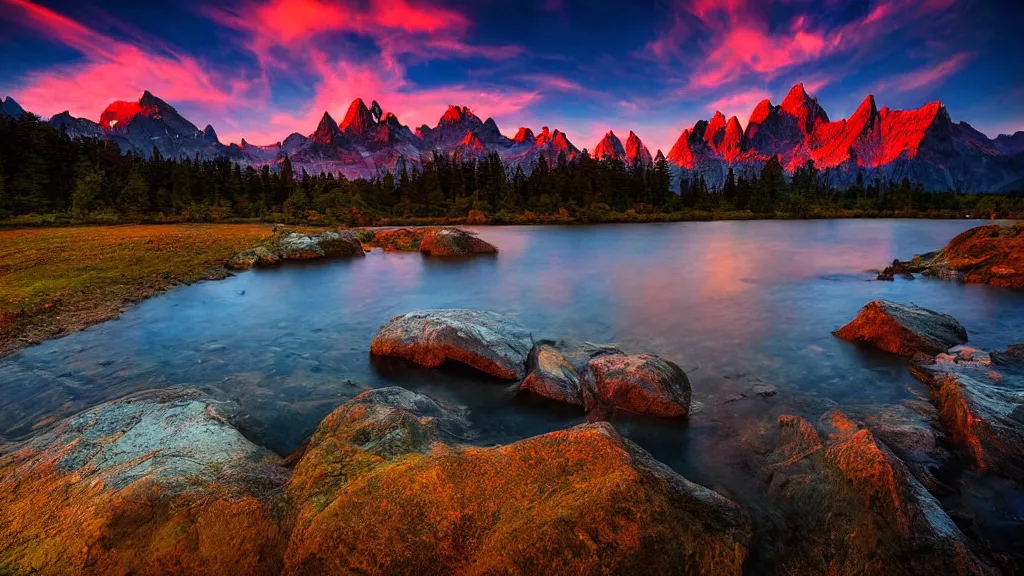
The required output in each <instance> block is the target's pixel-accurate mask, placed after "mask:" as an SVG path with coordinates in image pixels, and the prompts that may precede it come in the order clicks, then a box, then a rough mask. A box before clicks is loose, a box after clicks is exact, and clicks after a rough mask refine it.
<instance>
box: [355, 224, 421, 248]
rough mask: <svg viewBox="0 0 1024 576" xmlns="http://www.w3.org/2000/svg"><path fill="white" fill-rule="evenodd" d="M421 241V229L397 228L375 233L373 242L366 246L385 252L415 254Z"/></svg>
mask: <svg viewBox="0 0 1024 576" xmlns="http://www.w3.org/2000/svg"><path fill="white" fill-rule="evenodd" d="M422 240H423V228H397V229H395V230H377V231H375V232H374V235H373V240H372V241H370V242H368V243H367V244H368V245H369V247H371V248H380V249H382V250H384V251H385V252H416V251H417V250H419V249H420V242H421V241H422Z"/></svg>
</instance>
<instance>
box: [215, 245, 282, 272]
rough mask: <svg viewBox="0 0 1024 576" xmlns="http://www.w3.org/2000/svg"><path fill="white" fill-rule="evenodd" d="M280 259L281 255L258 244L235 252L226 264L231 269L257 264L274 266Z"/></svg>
mask: <svg viewBox="0 0 1024 576" xmlns="http://www.w3.org/2000/svg"><path fill="white" fill-rule="evenodd" d="M280 261H281V257H280V256H278V255H277V254H275V253H273V252H271V251H270V250H269V249H268V248H265V247H263V246H257V247H256V248H250V249H248V250H243V251H241V252H239V253H238V254H235V255H234V256H232V257H231V259H230V260H228V262H227V264H225V266H226V267H227V268H228V269H229V270H248V269H250V268H253V267H255V266H273V265H274V264H277V263H278V262H280Z"/></svg>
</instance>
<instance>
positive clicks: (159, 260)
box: [0, 224, 273, 356]
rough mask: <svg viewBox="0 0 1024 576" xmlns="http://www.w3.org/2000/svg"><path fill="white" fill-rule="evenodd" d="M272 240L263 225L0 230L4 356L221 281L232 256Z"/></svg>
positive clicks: (0, 342)
mask: <svg viewBox="0 0 1024 576" xmlns="http://www.w3.org/2000/svg"><path fill="white" fill-rule="evenodd" d="M272 236H273V232H272V229H271V227H270V226H267V225H263V224H174V225H160V226H156V225H124V226H97V227H75V228H21V229H9V230H0V356H3V355H5V354H8V353H10V352H13V351H15V350H17V349H19V348H21V347H23V346H26V345H29V344H32V343H35V342H38V341H40V340H43V339H45V338H51V337H55V336H60V335H63V334H67V333H69V332H73V331H75V330H80V329H82V328H84V327H86V326H89V325H91V324H94V323H96V322H102V321H104V320H108V319H110V318H114V317H116V316H117V315H118V314H119V313H120V311H121V310H122V308H123V307H124V306H125V305H126V304H128V303H131V302H138V301H139V300H142V299H144V298H147V297H150V296H153V295H154V294H158V293H160V292H163V291H164V290H167V289H168V288H170V287H172V286H174V285H177V284H183V283H190V282H196V281H198V280H202V279H205V278H213V277H217V276H218V275H219V274H218V273H217V272H216V271H215V270H214V269H215V268H216V267H218V266H220V265H222V264H223V263H224V262H225V261H226V260H227V259H228V258H230V257H231V255H232V254H234V253H235V252H239V251H241V250H244V249H246V248H252V247H254V246H257V245H260V244H263V243H266V242H269V241H270V240H271V239H272Z"/></svg>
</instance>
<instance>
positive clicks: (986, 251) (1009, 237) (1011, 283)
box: [925, 223, 1024, 288]
mask: <svg viewBox="0 0 1024 576" xmlns="http://www.w3.org/2000/svg"><path fill="white" fill-rule="evenodd" d="M925 273H926V274H931V275H936V276H939V277H940V278H949V277H958V278H960V279H962V280H963V281H964V282H970V283H980V284H991V285H992V286H998V287H1002V288H1024V223H1017V224H1016V225H1014V226H1010V227H1003V226H999V225H995V224H993V225H988V226H979V227H977V228H971V229H970V230H967V231H966V232H963V233H961V234H959V235H958V236H956V237H955V238H953V239H952V240H951V241H950V242H949V244H947V245H946V247H945V248H943V249H942V250H941V251H939V253H938V254H937V255H936V256H935V257H934V258H933V259H932V260H931V261H929V262H927V263H926V267H925Z"/></svg>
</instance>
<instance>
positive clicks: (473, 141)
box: [459, 130, 487, 152]
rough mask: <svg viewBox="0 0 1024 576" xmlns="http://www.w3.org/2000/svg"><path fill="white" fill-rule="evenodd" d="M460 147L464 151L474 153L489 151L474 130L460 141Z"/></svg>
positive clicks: (468, 132)
mask: <svg viewBox="0 0 1024 576" xmlns="http://www.w3.org/2000/svg"><path fill="white" fill-rule="evenodd" d="M459 147H460V148H462V149H463V150H467V151H472V152H486V151H487V147H486V146H484V143H483V142H481V141H480V138H479V137H478V136H477V134H476V132H474V131H472V130H469V131H467V132H466V135H465V136H463V137H462V140H459Z"/></svg>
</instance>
